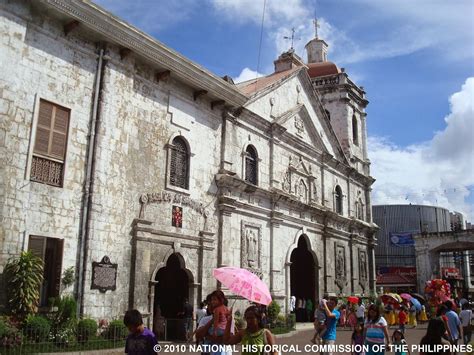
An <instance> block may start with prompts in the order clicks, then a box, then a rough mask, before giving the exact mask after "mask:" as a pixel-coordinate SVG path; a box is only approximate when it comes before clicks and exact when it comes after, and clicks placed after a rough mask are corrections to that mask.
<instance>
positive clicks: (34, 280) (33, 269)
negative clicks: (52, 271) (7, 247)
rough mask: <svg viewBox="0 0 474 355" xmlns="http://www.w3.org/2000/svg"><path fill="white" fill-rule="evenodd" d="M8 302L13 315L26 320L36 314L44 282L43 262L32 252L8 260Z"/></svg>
mask: <svg viewBox="0 0 474 355" xmlns="http://www.w3.org/2000/svg"><path fill="white" fill-rule="evenodd" d="M4 275H5V281H6V285H7V287H6V293H7V302H8V306H9V309H10V312H11V313H12V315H14V316H15V317H17V318H18V319H19V320H24V319H25V318H26V317H27V316H28V315H30V314H34V313H36V311H37V310H38V303H39V299H40V287H41V284H42V282H43V260H41V258H39V257H37V256H35V255H34V254H33V253H32V252H30V251H26V252H22V253H21V254H20V256H18V257H16V258H11V259H9V260H8V262H7V264H6V265H5V269H4Z"/></svg>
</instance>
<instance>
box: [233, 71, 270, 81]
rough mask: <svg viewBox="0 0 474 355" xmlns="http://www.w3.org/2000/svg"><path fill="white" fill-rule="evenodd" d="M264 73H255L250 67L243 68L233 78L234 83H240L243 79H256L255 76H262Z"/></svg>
mask: <svg viewBox="0 0 474 355" xmlns="http://www.w3.org/2000/svg"><path fill="white" fill-rule="evenodd" d="M264 75H265V74H261V73H257V72H256V71H255V70H252V69H250V68H244V69H242V71H241V72H240V74H239V76H238V77H236V78H235V79H234V82H235V83H241V82H243V81H247V80H251V79H256V78H257V76H258V77H261V76H264Z"/></svg>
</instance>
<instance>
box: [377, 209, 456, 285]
mask: <svg viewBox="0 0 474 355" xmlns="http://www.w3.org/2000/svg"><path fill="white" fill-rule="evenodd" d="M372 211H373V219H374V222H375V223H376V224H377V225H378V226H379V228H380V229H379V230H378V231H377V233H376V236H377V246H376V248H375V262H376V270H377V271H376V272H377V287H383V288H384V290H387V289H390V290H392V291H394V292H396V291H404V290H409V289H410V288H411V289H412V288H413V287H415V286H416V253H415V242H414V240H413V235H414V234H419V233H431V232H447V231H450V230H451V219H450V214H449V211H448V210H447V209H445V208H441V207H434V206H422V205H377V206H373V207H372Z"/></svg>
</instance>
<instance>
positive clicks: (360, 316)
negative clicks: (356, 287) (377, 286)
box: [356, 298, 365, 325]
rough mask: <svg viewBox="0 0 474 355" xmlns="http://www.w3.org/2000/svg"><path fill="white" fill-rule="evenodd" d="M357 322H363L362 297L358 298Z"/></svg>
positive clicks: (363, 308) (363, 307)
mask: <svg viewBox="0 0 474 355" xmlns="http://www.w3.org/2000/svg"><path fill="white" fill-rule="evenodd" d="M356 317H357V323H359V324H362V325H363V324H364V321H365V306H364V303H362V298H359V307H357V310H356Z"/></svg>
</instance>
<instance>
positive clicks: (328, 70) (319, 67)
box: [307, 62, 341, 78]
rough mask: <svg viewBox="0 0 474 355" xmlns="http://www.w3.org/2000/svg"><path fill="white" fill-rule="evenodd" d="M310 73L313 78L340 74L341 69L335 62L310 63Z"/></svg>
mask: <svg viewBox="0 0 474 355" xmlns="http://www.w3.org/2000/svg"><path fill="white" fill-rule="evenodd" d="M307 66H308V75H309V76H310V77H311V78H315V77H318V76H325V75H333V74H339V73H340V72H341V70H340V69H339V68H338V67H337V65H336V64H334V63H333V62H319V63H308V64H307Z"/></svg>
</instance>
